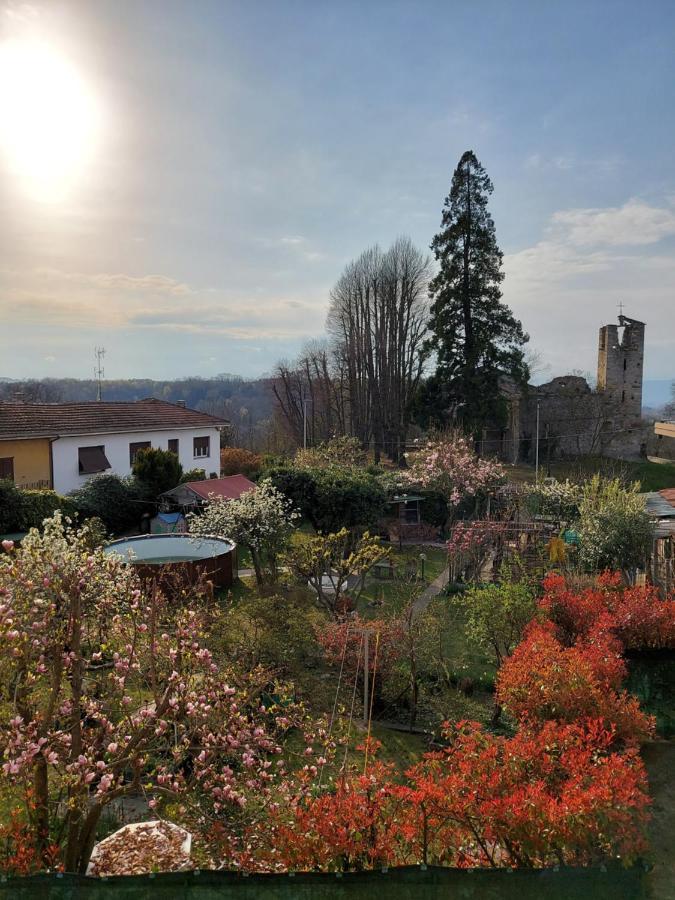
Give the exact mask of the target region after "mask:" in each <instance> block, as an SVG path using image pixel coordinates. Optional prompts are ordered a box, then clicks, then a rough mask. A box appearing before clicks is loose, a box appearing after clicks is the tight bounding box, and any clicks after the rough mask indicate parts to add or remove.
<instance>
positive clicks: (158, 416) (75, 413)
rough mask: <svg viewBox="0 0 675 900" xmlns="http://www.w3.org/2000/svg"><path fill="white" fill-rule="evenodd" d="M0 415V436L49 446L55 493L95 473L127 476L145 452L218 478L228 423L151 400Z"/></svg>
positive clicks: (24, 407) (16, 407) (35, 407)
mask: <svg viewBox="0 0 675 900" xmlns="http://www.w3.org/2000/svg"><path fill="white" fill-rule="evenodd" d="M10 407H13V410H10ZM2 412H3V418H5V428H4V429H3V431H5V432H9V433H16V438H17V439H21V438H23V439H26V438H30V439H32V440H34V439H46V440H48V441H49V448H50V450H49V454H50V469H51V473H50V475H51V477H50V479H49V480H50V482H51V486H52V487H53V488H54V490H55V491H57V492H58V493H59V494H67V493H69V492H70V491H73V490H75V489H76V488H78V487H80V486H81V485H82V484H84V483H85V481H86V480H87V479H88V478H90V477H91V476H92V475H94V474H97V473H99V472H108V473H114V474H116V475H122V476H124V475H130V474H131V468H132V465H133V461H134V456H135V455H136V453H137V452H138V451H139V450H141V449H143V448H145V447H158V448H161V449H162V450H172V451H173V452H174V453H176V454H177V455H178V459H179V461H180V463H181V465H182V467H183V469H184V470H185V471H187V470H189V469H203V470H204V472H205V473H206V476H207V477H208V476H209V475H211V474H212V473H215V474H216V475H219V474H220V430H221V429H222V428H224V427H226V426H227V425H228V422H227V421H226V420H224V419H220V418H218V417H216V416H212V415H209V414H208V413H203V412H198V411H197V410H194V409H187V408H186V407H185V406H182V405H180V404H176V403H168V402H167V401H165V400H155V399H149V400H137V401H134V402H103V401H97V402H90V403H34V404H33V403H31V404H3V405H2ZM12 412H13V413H14V415H13V416H12ZM10 416H11V417H12V418H13V419H14V425H12V422H11V421H7V419H8V418H9V417H10Z"/></svg>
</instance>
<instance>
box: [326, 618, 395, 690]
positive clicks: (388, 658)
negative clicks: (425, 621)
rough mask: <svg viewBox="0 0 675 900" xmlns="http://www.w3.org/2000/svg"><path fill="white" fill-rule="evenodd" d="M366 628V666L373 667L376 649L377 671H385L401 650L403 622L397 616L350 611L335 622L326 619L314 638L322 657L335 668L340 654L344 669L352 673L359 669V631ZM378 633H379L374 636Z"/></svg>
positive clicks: (340, 663)
mask: <svg viewBox="0 0 675 900" xmlns="http://www.w3.org/2000/svg"><path fill="white" fill-rule="evenodd" d="M365 628H367V629H368V631H369V633H370V637H369V653H368V669H369V671H370V672H371V673H372V672H373V670H374V667H375V663H376V660H375V651H376V649H377V672H378V673H379V674H383V673H386V672H387V671H389V670H390V669H391V668H392V666H394V665H395V664H396V663H397V662H398V661H399V659H401V657H402V656H403V654H404V653H405V643H404V641H403V636H404V633H405V626H404V624H403V623H402V622H400V621H398V620H397V619H368V620H366V619H361V617H360V616H358V615H354V616H352V617H350V618H348V619H341V620H340V621H339V622H326V623H325V624H324V625H322V626H321V627H320V629H319V630H318V631H317V640H318V641H319V643H320V644H321V647H322V648H323V652H324V655H325V657H326V660H327V661H328V662H329V663H330V664H331V665H334V666H337V667H338V668H339V667H341V666H342V658H343V654H344V668H345V672H346V673H347V674H349V675H351V676H352V677H353V676H354V675H355V674H356V671H357V669H358V670H359V672H360V673H362V670H363V632H364V629H365ZM378 635H379V637H378Z"/></svg>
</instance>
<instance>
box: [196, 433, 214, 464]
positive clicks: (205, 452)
mask: <svg viewBox="0 0 675 900" xmlns="http://www.w3.org/2000/svg"><path fill="white" fill-rule="evenodd" d="M210 443H211V438H209V437H196V438H195V439H194V444H193V447H194V457H195V459H199V458H200V457H202V456H209V454H210Z"/></svg>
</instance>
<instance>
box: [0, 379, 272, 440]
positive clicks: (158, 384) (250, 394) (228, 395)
mask: <svg viewBox="0 0 675 900" xmlns="http://www.w3.org/2000/svg"><path fill="white" fill-rule="evenodd" d="M96 389H97V382H96V381H95V380H93V379H77V378H46V379H30V380H26V381H0V402H2V401H23V402H25V403H69V402H71V403H76V402H84V401H87V400H96ZM147 397H155V398H157V399H158V400H168V401H169V402H170V403H176V402H177V401H183V402H184V403H185V405H186V406H188V407H190V408H191V409H198V410H200V411H201V412H207V413H211V414H212V415H215V416H222V417H223V418H225V419H227V420H228V421H229V422H230V424H231V427H230V428H229V429H228V431H227V433H226V434H225V435H224V437H225V439H226V440H227V441H228V442H229V443H231V444H233V445H236V446H243V447H249V448H251V449H255V450H263V451H266V452H272V453H277V452H280V450H281V449H283V445H284V443H285V441H286V440H287V439H286V437H285V435H283V434H279V429H278V428H277V427H276V425H275V422H274V421H273V419H274V415H273V414H274V395H273V393H272V387H271V382H270V380H269V379H266V378H258V379H253V380H245V379H243V378H241V377H239V376H237V375H218V376H216V377H215V378H198V377H191V378H180V379H175V380H166V381H153V380H151V379H148V378H129V379H116V380H110V381H104V382H103V400H143V399H146V398H147ZM277 437H278V438H279V439H278V440H277Z"/></svg>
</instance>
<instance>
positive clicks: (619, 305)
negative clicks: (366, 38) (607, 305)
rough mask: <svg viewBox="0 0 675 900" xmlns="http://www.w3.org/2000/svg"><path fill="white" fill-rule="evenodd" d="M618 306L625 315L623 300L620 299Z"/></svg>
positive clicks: (620, 312)
mask: <svg viewBox="0 0 675 900" xmlns="http://www.w3.org/2000/svg"><path fill="white" fill-rule="evenodd" d="M617 306H618V307H619V315H620V316H622V315H623V300H619V302H618V303H617Z"/></svg>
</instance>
